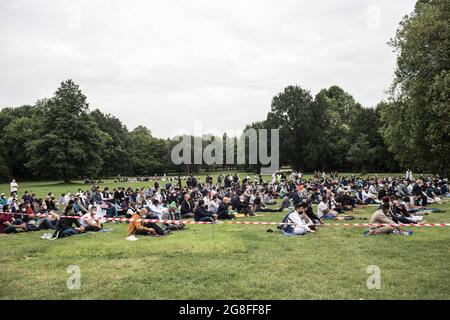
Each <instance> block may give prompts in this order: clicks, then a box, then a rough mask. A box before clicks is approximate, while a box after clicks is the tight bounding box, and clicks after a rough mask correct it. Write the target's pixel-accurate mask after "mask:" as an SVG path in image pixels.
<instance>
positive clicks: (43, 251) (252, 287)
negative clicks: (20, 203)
mask: <svg viewBox="0 0 450 320" xmlns="http://www.w3.org/2000/svg"><path fill="white" fill-rule="evenodd" d="M241 177H242V175H241ZM105 183H107V184H108V185H109V186H110V187H112V184H110V183H109V181H106V182H105ZM19 184H20V189H19V190H21V191H24V190H25V189H26V190H28V191H31V192H37V193H38V196H44V195H45V193H47V192H49V191H53V192H54V193H55V195H58V193H61V192H67V191H72V192H73V191H76V190H77V189H78V187H80V186H81V187H83V186H84V185H83V184H77V183H74V184H70V185H66V184H58V183H54V182H53V183H45V182H43V183H29V184H27V183H21V182H20V181H19ZM136 186H141V184H139V185H138V184H136ZM6 187H7V185H6V184H2V185H0V191H1V192H5V191H8V190H7V189H6ZM437 207H440V208H442V209H443V210H446V212H444V213H436V214H431V215H429V216H427V217H426V219H427V220H428V222H431V223H432V222H450V214H449V212H450V202H446V203H444V204H443V205H440V206H437ZM374 210H375V208H374V207H370V206H368V207H365V208H363V209H360V210H357V211H355V212H354V213H353V214H354V215H355V216H356V217H358V218H359V217H364V218H367V219H368V218H369V217H370V215H371V213H372V212H373V211H374ZM282 216H283V214H282V213H276V214H272V213H266V214H264V215H263V216H261V217H256V218H245V219H242V220H250V221H280V220H281V218H282ZM367 221H368V220H360V219H356V220H353V221H351V222H355V223H361V222H367ZM106 226H107V228H112V229H113V231H112V232H108V233H98V234H94V233H87V234H83V235H78V236H74V237H70V238H63V239H58V240H56V241H47V240H41V239H39V237H40V236H41V235H42V234H43V233H44V231H39V232H34V233H25V234H15V235H8V236H1V237H0V265H1V268H2V285H1V286H0V299H449V298H450V282H449V279H450V269H449V267H448V266H449V262H450V228H449V227H429V228H428V227H423V228H412V229H413V231H414V235H413V236H411V237H407V236H394V235H390V236H370V237H364V236H363V235H362V233H363V230H364V228H356V227H332V226H329V227H325V226H324V227H321V228H320V230H319V231H318V232H317V233H316V234H314V235H308V236H303V237H285V236H283V235H282V234H281V233H280V232H279V231H278V230H277V229H276V228H275V227H274V226H270V227H269V226H258V225H254V226H252V225H214V226H213V225H191V226H188V228H187V230H185V231H179V232H174V233H173V234H171V235H169V236H168V237H163V238H151V237H140V239H139V240H138V241H135V242H130V241H126V240H125V236H126V229H127V225H126V224H107V225H106ZM268 228H271V229H273V230H274V231H275V232H274V233H268V232H266V230H267V229H268ZM70 265H76V266H79V267H80V270H81V288H80V289H74V290H69V289H68V288H67V285H66V281H67V279H68V277H69V274H68V273H67V272H66V270H67V267H68V266H70ZM370 265H376V266H378V267H379V268H380V270H381V289H379V290H377V289H372V290H370V289H368V288H367V286H366V281H367V279H368V277H369V276H370V274H368V273H367V267H368V266H370Z"/></svg>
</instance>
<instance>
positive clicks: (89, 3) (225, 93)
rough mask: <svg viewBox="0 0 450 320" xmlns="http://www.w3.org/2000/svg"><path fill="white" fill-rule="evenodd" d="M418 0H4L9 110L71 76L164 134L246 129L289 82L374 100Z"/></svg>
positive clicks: (122, 113) (1, 85) (104, 104)
mask: <svg viewBox="0 0 450 320" xmlns="http://www.w3.org/2000/svg"><path fill="white" fill-rule="evenodd" d="M414 2H415V1H413V0H399V1H388V0H373V1H366V0H364V1H360V0H353V1H350V0H347V1H339V2H338V1H333V0H323V1H298V0H283V1H276V0H273V1H261V0H260V1H258V0H247V1H242V0H241V1H225V0H221V1H206V0H199V1H173V0H164V1H162V0H160V1H143V0H142V1H118V0H117V1H112V0H111V1H108V0H85V1H51V0H37V1H32V0H28V1H17V0H15V1H14V0H3V1H1V3H0V38H1V39H2V44H1V46H2V48H1V50H0V70H1V73H0V106H1V107H6V106H18V105H22V104H32V103H34V102H35V101H36V100H37V99H40V98H43V97H49V96H51V95H52V94H53V92H54V91H55V90H56V88H57V87H58V85H59V83H60V82H61V81H63V80H65V79H67V78H72V79H74V80H75V81H76V82H77V83H78V84H80V86H81V88H82V90H83V92H85V94H86V95H87V96H88V99H89V102H90V104H91V106H92V107H98V108H99V109H101V110H102V111H104V112H108V113H111V114H113V115H115V116H117V117H119V118H120V119H121V120H122V121H123V122H124V123H125V124H126V125H127V126H128V127H129V128H130V129H132V128H134V127H136V126H137V125H139V124H144V125H146V126H148V127H149V128H150V129H151V130H152V132H153V133H154V134H155V135H157V136H159V137H167V136H169V135H170V134H171V133H172V132H173V130H174V129H175V128H185V129H188V130H192V129H193V122H194V121H195V120H200V121H203V123H204V127H205V128H209V127H211V128H214V129H219V130H221V131H223V130H227V129H242V128H243V127H244V126H245V125H246V124H248V123H250V122H253V121H256V120H262V119H264V118H265V116H266V114H267V112H268V111H269V109H270V102H271V99H272V97H273V96H274V95H275V94H276V93H278V92H280V91H281V90H283V88H284V87H285V86H287V85H290V84H299V85H301V86H303V87H304V88H307V89H310V90H311V91H312V93H313V94H315V93H316V92H317V91H318V90H320V89H322V88H325V87H328V86H330V85H333V84H337V85H339V86H342V87H343V88H344V89H345V90H346V91H348V92H349V93H351V94H352V95H353V96H354V97H355V98H356V99H357V100H358V101H360V102H361V103H362V104H363V105H365V106H374V105H375V104H376V103H377V102H379V101H380V100H381V99H382V98H383V97H384V90H385V89H386V88H387V87H388V86H389V84H390V82H391V79H392V76H393V69H394V65H395V57H394V54H393V53H392V50H391V48H389V47H388V46H387V44H386V42H387V41H388V40H389V39H390V38H391V37H392V36H394V34H395V30H396V28H397V26H398V23H399V21H400V19H401V18H402V16H403V15H405V14H407V13H409V12H410V11H411V10H412V9H413V6H414Z"/></svg>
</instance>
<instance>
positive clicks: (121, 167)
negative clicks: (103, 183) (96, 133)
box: [90, 109, 132, 176]
mask: <svg viewBox="0 0 450 320" xmlns="http://www.w3.org/2000/svg"><path fill="white" fill-rule="evenodd" d="M90 115H91V117H92V118H93V120H94V121H95V122H96V124H97V126H98V128H99V129H100V130H101V136H102V140H103V141H104V148H103V151H102V153H101V157H102V160H103V165H102V167H101V169H100V172H99V174H100V175H102V176H113V175H118V174H120V175H124V174H128V173H131V170H132V168H131V165H130V161H129V156H128V152H127V148H128V146H129V141H128V130H127V127H126V126H124V125H123V124H122V122H121V121H120V120H119V119H118V118H116V117H114V116H112V115H110V114H104V113H102V112H101V111H100V110H98V109H96V110H94V111H92V112H91V114H90Z"/></svg>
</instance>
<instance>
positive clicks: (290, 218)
mask: <svg viewBox="0 0 450 320" xmlns="http://www.w3.org/2000/svg"><path fill="white" fill-rule="evenodd" d="M307 208H308V205H307V204H306V203H300V204H297V205H296V206H295V210H294V211H293V212H292V213H290V214H288V215H287V216H286V217H285V218H284V219H283V223H289V224H285V225H283V229H282V230H283V233H284V234H285V235H289V236H294V235H295V236H299V235H304V234H306V233H314V232H315V231H314V230H312V229H311V228H310V226H311V224H310V223H309V219H308V221H305V218H304V216H306V209H307ZM306 219H307V218H306Z"/></svg>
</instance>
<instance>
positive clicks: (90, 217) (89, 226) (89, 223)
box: [80, 206, 103, 232]
mask: <svg viewBox="0 0 450 320" xmlns="http://www.w3.org/2000/svg"><path fill="white" fill-rule="evenodd" d="M96 215H97V207H96V206H92V207H91V208H90V209H89V211H88V212H87V213H85V214H84V215H83V217H82V218H81V219H80V223H81V225H82V226H83V227H84V232H89V231H91V232H96V231H100V230H101V229H103V225H102V224H101V223H100V221H99V220H97V219H96Z"/></svg>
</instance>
